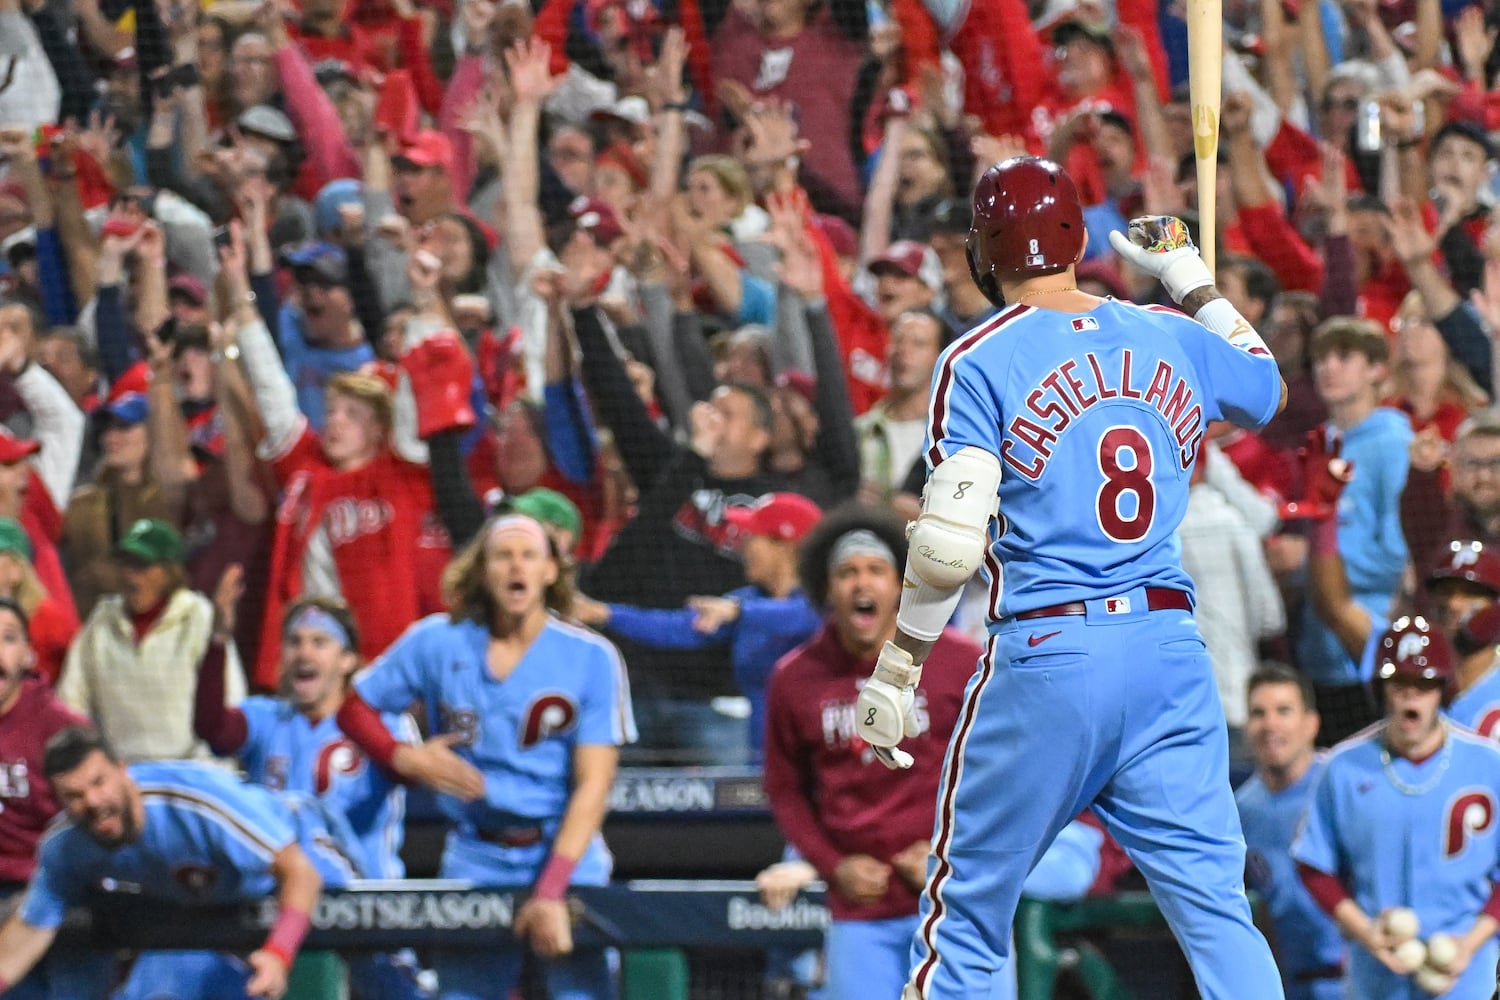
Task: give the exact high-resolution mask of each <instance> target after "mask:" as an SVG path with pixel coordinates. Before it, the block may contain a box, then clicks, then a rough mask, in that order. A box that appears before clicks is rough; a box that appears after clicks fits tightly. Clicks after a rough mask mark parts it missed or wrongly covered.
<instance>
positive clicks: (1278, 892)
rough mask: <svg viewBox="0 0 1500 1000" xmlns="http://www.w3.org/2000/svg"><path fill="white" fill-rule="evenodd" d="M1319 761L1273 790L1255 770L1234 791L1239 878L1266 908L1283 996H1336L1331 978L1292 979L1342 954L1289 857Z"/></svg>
mask: <svg viewBox="0 0 1500 1000" xmlns="http://www.w3.org/2000/svg"><path fill="white" fill-rule="evenodd" d="M1325 763H1326V762H1325V759H1324V758H1322V757H1319V758H1318V759H1317V760H1315V761H1314V762H1313V765H1312V767H1310V768H1308V770H1307V773H1306V774H1304V775H1303V776H1302V777H1301V778H1300V779H1299V780H1297V781H1295V782H1293V783H1292V784H1291V785H1288V786H1287V787H1286V788H1283V789H1282V790H1281V791H1279V792H1273V791H1271V790H1270V789H1269V788H1267V787H1266V785H1265V782H1263V781H1261V779H1260V776H1259V775H1258V774H1256V775H1251V776H1250V778H1249V779H1247V780H1246V781H1245V783H1244V784H1242V785H1240V787H1239V788H1238V789H1237V790H1236V791H1235V794H1234V801H1235V804H1236V805H1238V806H1239V810H1240V825H1241V827H1243V828H1244V831H1245V848H1246V852H1245V875H1246V878H1245V881H1246V884H1247V885H1248V886H1249V887H1250V888H1251V889H1254V890H1255V891H1256V892H1258V893H1260V894H1261V895H1262V896H1264V897H1265V900H1266V904H1267V906H1268V907H1269V908H1270V911H1271V921H1272V923H1273V924H1274V926H1275V928H1276V945H1277V958H1278V960H1279V965H1280V967H1281V973H1282V985H1283V986H1284V987H1285V988H1286V996H1287V1000H1313V998H1314V997H1336V996H1338V995H1339V987H1340V983H1339V980H1338V978H1337V977H1334V978H1332V979H1327V980H1318V981H1316V982H1309V981H1307V980H1305V979H1299V978H1298V973H1307V972H1312V971H1314V970H1326V969H1330V968H1334V967H1337V966H1339V965H1342V964H1343V961H1344V957H1345V948H1344V939H1343V938H1342V937H1341V936H1340V935H1339V931H1338V928H1337V927H1336V926H1335V925H1334V923H1333V920H1332V919H1330V918H1329V916H1328V915H1327V914H1326V913H1324V912H1323V911H1322V910H1321V909H1319V907H1318V904H1317V903H1316V902H1314V901H1313V898H1312V896H1311V895H1310V894H1309V893H1308V891H1307V887H1306V886H1304V885H1303V884H1302V879H1301V878H1299V877H1298V875H1297V863H1296V862H1295V861H1293V860H1292V838H1293V837H1294V836H1295V835H1296V833H1297V827H1298V825H1299V824H1300V823H1301V822H1302V815H1303V813H1304V812H1305V811H1306V809H1307V802H1308V797H1309V796H1310V795H1311V794H1312V790H1313V787H1314V786H1315V785H1316V784H1317V781H1318V778H1319V776H1320V775H1322V773H1323V768H1324V766H1325Z"/></svg>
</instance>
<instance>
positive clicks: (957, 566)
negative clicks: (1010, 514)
mask: <svg viewBox="0 0 1500 1000" xmlns="http://www.w3.org/2000/svg"><path fill="white" fill-rule="evenodd" d="M999 490H1000V462H999V460H998V459H996V458H995V456H993V455H991V454H990V453H988V452H986V451H983V450H981V449H979V448H973V447H970V448H964V449H962V450H961V451H959V452H958V453H957V454H956V455H954V456H953V457H951V458H949V459H946V460H945V461H943V462H941V463H939V464H938V466H937V467H936V468H934V469H933V470H932V475H931V476H930V477H928V480H927V487H926V489H924V490H923V491H922V513H921V514H920V515H919V516H918V517H917V520H916V522H915V523H914V524H913V525H912V530H911V536H910V541H911V544H910V548H909V551H908V553H907V556H906V576H905V579H903V580H902V584H901V607H900V610H899V611H898V612H897V615H896V623H897V625H899V626H900V628H901V630H902V631H904V632H905V633H906V634H907V635H910V636H912V637H913V638H915V639H922V640H925V641H929V642H930V641H933V640H936V639H937V637H938V636H939V635H941V634H942V631H943V628H944V627H945V626H946V625H947V624H948V619H950V618H951V617H953V610H954V608H956V607H957V606H958V601H959V598H960V597H961V596H962V594H963V586H964V584H966V583H968V582H969V579H970V578H971V577H972V576H973V575H974V574H975V573H976V572H978V571H979V565H980V562H981V560H982V559H983V558H984V552H985V549H986V548H987V547H988V545H989V525H990V519H991V518H993V517H994V516H995V514H996V511H997V510H998V504H999Z"/></svg>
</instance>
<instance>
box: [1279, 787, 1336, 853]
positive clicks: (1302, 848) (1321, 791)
mask: <svg viewBox="0 0 1500 1000" xmlns="http://www.w3.org/2000/svg"><path fill="white" fill-rule="evenodd" d="M1336 780H1337V777H1336V775H1335V774H1334V772H1333V769H1332V768H1324V769H1323V773H1322V774H1320V775H1318V783H1317V785H1315V786H1314V787H1313V790H1312V794H1311V795H1310V796H1308V800H1307V812H1305V813H1304V814H1303V815H1302V821H1301V822H1300V823H1298V824H1297V833H1296V836H1294V837H1293V838H1292V847H1291V851H1292V858H1293V860H1295V861H1298V862H1301V863H1302V864H1304V865H1307V866H1308V867H1310V868H1316V869H1317V870H1318V871H1320V872H1323V873H1324V874H1325V875H1337V874H1339V846H1338V810H1337V799H1336V789H1335V787H1334V784H1335V782H1336Z"/></svg>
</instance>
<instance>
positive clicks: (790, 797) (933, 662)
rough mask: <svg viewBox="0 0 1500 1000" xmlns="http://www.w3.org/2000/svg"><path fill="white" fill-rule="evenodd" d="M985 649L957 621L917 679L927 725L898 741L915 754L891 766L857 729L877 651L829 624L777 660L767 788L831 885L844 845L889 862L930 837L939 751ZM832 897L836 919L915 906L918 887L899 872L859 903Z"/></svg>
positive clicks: (876, 916)
mask: <svg viewBox="0 0 1500 1000" xmlns="http://www.w3.org/2000/svg"><path fill="white" fill-rule="evenodd" d="M981 652H982V650H980V648H979V647H978V646H977V645H975V644H974V643H973V642H971V641H970V640H968V639H966V638H964V637H963V636H961V635H960V634H959V633H957V632H954V631H951V630H950V631H947V632H944V633H943V635H942V637H941V638H939V639H938V641H937V644H936V645H935V646H934V647H933V649H932V655H931V656H929V657H928V658H927V663H926V665H925V666H924V667H923V668H922V685H921V687H919V688H917V716H918V718H919V719H924V720H925V723H926V728H925V730H924V731H923V733H922V734H921V735H920V736H917V737H915V738H910V737H908V738H907V739H905V740H902V741H901V748H902V749H903V750H906V751H907V752H908V753H910V754H911V755H912V757H913V758H915V763H913V764H912V766H911V768H910V769H908V770H905V771H891V770H888V769H887V768H886V766H885V765H884V764H882V763H880V761H878V760H876V759H875V754H874V752H873V751H872V750H870V748H869V747H868V746H867V745H866V744H865V741H864V740H862V739H860V737H859V733H858V731H857V730H856V728H855V724H854V703H855V701H856V699H858V697H859V689H860V687H862V686H863V684H864V681H865V679H866V678H867V677H869V676H870V671H871V670H873V669H874V667H875V661H874V660H873V659H870V660H856V659H855V658H854V657H852V656H850V655H849V654H848V653H847V652H845V650H844V647H843V646H841V645H839V641H838V638H837V637H836V636H835V634H834V631H833V626H832V625H825V626H824V627H823V629H822V630H821V631H820V632H819V633H818V634H817V635H815V636H813V638H811V639H809V640H808V641H807V642H806V643H804V644H802V645H801V646H798V647H797V648H796V649H794V650H792V651H791V652H790V653H788V654H787V655H786V656H785V657H783V658H782V660H781V662H780V663H778V664H777V665H776V669H775V671H774V672H773V673H772V674H771V682H770V685H769V687H768V689H767V694H766V764H765V786H766V794H767V795H768V796H769V797H770V799H771V811H772V812H773V813H774V814H775V816H776V824H777V825H778V826H779V827H780V828H781V832H782V834H783V835H784V836H785V837H786V839H787V842H788V843H790V844H791V845H792V846H793V847H795V848H796V849H797V850H798V851H799V852H800V853H801V854H802V856H803V857H804V858H806V859H807V861H808V863H809V864H811V865H812V866H813V867H814V868H816V869H817V870H818V874H819V875H821V876H822V877H823V880H824V881H825V882H827V883H828V884H829V886H830V887H832V885H833V872H834V869H835V868H837V867H838V863H839V861H840V860H841V859H842V858H844V857H845V856H847V855H850V854H868V855H870V856H871V857H874V858H877V859H879V860H881V861H886V862H889V861H890V860H891V858H893V857H895V856H896V855H897V854H899V853H900V852H901V851H903V850H905V849H906V848H907V847H910V846H911V845H912V844H913V843H914V842H916V841H918V840H922V841H926V840H929V839H930V838H931V837H932V821H933V813H934V811H935V809H936V807H937V793H938V776H939V773H940V772H941V770H942V766H943V754H944V753H945V751H946V750H947V747H948V737H949V736H951V735H952V733H953V730H954V727H955V726H956V725H957V723H958V710H959V704H960V702H961V701H962V699H963V691H964V685H965V684H966V683H968V680H969V676H970V675H971V674H973V672H974V667H975V664H976V663H977V662H978V660H979V656H980V654H981ZM828 905H829V908H830V909H831V910H832V911H833V916H834V918H835V919H840V920H881V919H884V918H886V917H897V916H903V915H907V914H912V913H916V912H917V892H916V890H914V889H912V888H911V887H910V886H908V885H907V884H906V883H905V882H904V881H903V880H902V879H901V878H900V877H899V876H897V875H896V874H895V873H894V872H893V873H892V874H891V879H890V886H889V888H888V889H887V890H886V894H885V898H883V899H882V900H880V901H879V902H878V903H872V904H870V905H867V906H856V905H854V904H852V903H850V902H848V901H847V900H845V899H844V898H843V897H841V896H840V895H839V894H838V893H837V892H836V891H832V890H831V888H830V892H829V893H828Z"/></svg>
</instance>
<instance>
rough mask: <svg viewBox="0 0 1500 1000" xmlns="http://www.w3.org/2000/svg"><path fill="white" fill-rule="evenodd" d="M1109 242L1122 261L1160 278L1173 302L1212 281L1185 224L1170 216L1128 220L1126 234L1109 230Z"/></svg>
mask: <svg viewBox="0 0 1500 1000" xmlns="http://www.w3.org/2000/svg"><path fill="white" fill-rule="evenodd" d="M1109 245H1110V246H1112V247H1114V248H1115V253H1117V254H1119V255H1120V257H1121V258H1122V259H1123V260H1127V261H1129V262H1130V263H1132V264H1134V265H1135V266H1136V267H1138V268H1140V269H1141V270H1142V271H1145V272H1146V273H1147V274H1149V275H1151V276H1152V277H1153V278H1155V279H1157V280H1158V281H1160V282H1161V283H1162V286H1163V287H1164V288H1166V290H1167V294H1168V295H1170V296H1172V301H1173V302H1181V301H1182V300H1183V299H1184V298H1186V297H1187V294H1188V292H1191V291H1193V290H1195V289H1198V288H1202V287H1204V286H1205V285H1212V284H1213V283H1214V276H1213V275H1212V274H1210V273H1209V271H1208V265H1206V264H1204V263H1203V258H1202V257H1200V256H1198V248H1197V247H1195V246H1194V245H1193V238H1192V237H1191V236H1189V235H1188V229H1187V226H1186V225H1184V224H1183V222H1182V220H1181V219H1176V218H1173V217H1172V216H1170V215H1142V216H1138V217H1136V218H1134V219H1131V220H1130V230H1129V235H1128V236H1127V235H1126V234H1125V233H1121V232H1112V233H1110V234H1109Z"/></svg>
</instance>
